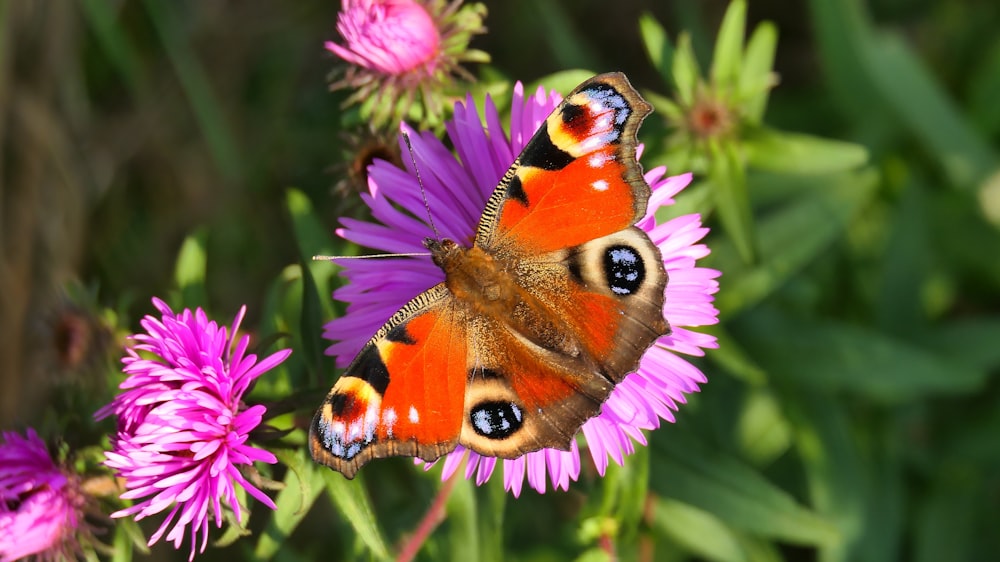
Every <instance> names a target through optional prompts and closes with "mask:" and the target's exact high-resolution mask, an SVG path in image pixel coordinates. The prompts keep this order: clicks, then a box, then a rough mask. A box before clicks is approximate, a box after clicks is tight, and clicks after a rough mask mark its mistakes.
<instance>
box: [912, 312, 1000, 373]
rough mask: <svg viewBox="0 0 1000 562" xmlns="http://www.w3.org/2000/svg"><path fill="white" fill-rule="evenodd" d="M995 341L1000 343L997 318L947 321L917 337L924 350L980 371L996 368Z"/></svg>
mask: <svg viewBox="0 0 1000 562" xmlns="http://www.w3.org/2000/svg"><path fill="white" fill-rule="evenodd" d="M997 342H1000V317H997V316H979V317H971V318H958V319H955V320H949V321H948V322H945V323H942V324H938V325H936V326H935V327H934V330H933V332H931V333H927V334H924V335H922V336H921V337H920V343H921V345H922V346H923V347H924V348H926V349H929V350H933V351H934V352H936V353H938V354H940V355H942V356H947V357H952V358H954V360H955V361H958V362H960V363H962V364H964V365H967V366H968V367H969V368H972V369H976V370H982V371H991V370H992V371H995V370H996V369H997V366H998V365H1000V345H997Z"/></svg>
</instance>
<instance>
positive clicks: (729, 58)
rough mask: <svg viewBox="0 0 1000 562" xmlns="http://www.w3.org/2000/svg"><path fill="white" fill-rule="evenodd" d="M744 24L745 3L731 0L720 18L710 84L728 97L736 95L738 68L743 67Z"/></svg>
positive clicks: (740, 0)
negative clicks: (720, 22)
mask: <svg viewBox="0 0 1000 562" xmlns="http://www.w3.org/2000/svg"><path fill="white" fill-rule="evenodd" d="M746 23H747V4H746V1H745V0H733V1H732V2H730V3H729V7H728V8H727V9H726V14H725V15H724V16H723V17H722V24H721V25H720V26H719V35H718V37H716V40H715V55H714V57H713V59H712V70H711V77H712V83H713V85H714V86H715V87H716V88H721V89H722V91H723V92H725V93H727V94H730V95H732V94H735V93H736V88H737V85H738V81H739V76H740V68H741V67H742V66H743V36H744V34H745V32H746ZM727 97H728V96H727Z"/></svg>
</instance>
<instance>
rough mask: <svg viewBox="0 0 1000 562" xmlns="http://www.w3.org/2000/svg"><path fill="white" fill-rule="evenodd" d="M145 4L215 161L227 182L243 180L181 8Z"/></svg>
mask: <svg viewBox="0 0 1000 562" xmlns="http://www.w3.org/2000/svg"><path fill="white" fill-rule="evenodd" d="M143 5H144V6H145V8H146V12H148V13H149V19H150V21H151V22H152V23H153V27H154V28H155V29H156V33H157V35H159V37H160V41H161V42H162V43H163V47H164V50H165V51H166V53H167V57H168V58H169V59H170V62H171V64H172V65H173V67H174V71H175V72H176V73H177V78H178V79H179V80H180V82H181V87H182V88H183V89H184V93H185V95H187V98H188V102H189V103H190V104H191V109H192V110H193V111H194V115H195V118H196V119H197V121H198V126H199V127H200V128H201V131H202V133H203V134H204V135H205V139H206V141H207V142H208V148H209V151H210V152H211V154H212V159H213V160H214V161H215V164H216V166H218V168H219V171H220V172H222V175H223V176H224V177H225V178H226V179H227V180H230V181H232V182H234V183H235V182H238V181H239V180H240V178H241V177H242V166H241V165H240V157H239V150H238V149H237V145H236V138H235V137H234V136H233V134H232V132H231V131H230V130H229V125H228V124H227V123H226V120H225V113H224V112H223V111H222V105H221V104H220V103H219V101H218V99H216V97H215V93H214V92H213V91H212V85H211V83H210V81H209V78H208V74H207V73H206V72H205V69H204V67H203V66H202V65H201V62H200V61H199V60H198V57H197V56H196V55H195V52H194V50H193V49H192V48H191V44H190V43H189V40H188V38H187V37H186V36H185V31H184V30H185V27H186V26H185V25H184V24H183V23H182V22H181V21H180V16H179V15H178V14H177V11H178V10H179V9H180V5H178V4H175V3H172V2H159V1H157V0H145V1H144V2H143Z"/></svg>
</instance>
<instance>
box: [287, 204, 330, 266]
mask: <svg viewBox="0 0 1000 562" xmlns="http://www.w3.org/2000/svg"><path fill="white" fill-rule="evenodd" d="M285 205H286V207H287V208H288V214H289V216H290V217H291V219H292V230H293V231H294V232H295V242H296V244H297V245H298V248H299V257H300V258H301V259H302V260H303V261H305V262H307V263H308V262H310V261H311V260H312V257H313V256H316V255H324V254H330V253H332V252H333V243H332V238H331V236H330V233H329V231H328V229H327V227H326V226H325V225H324V224H323V223H322V221H320V220H319V218H318V217H317V216H316V212H315V210H314V208H313V204H312V201H310V200H309V197H308V196H307V195H306V194H305V193H303V192H302V191H301V190H298V189H296V188H294V187H290V188H288V190H287V191H286V192H285Z"/></svg>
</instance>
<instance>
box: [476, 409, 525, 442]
mask: <svg viewBox="0 0 1000 562" xmlns="http://www.w3.org/2000/svg"><path fill="white" fill-rule="evenodd" d="M469 418H470V420H471V421H472V428H473V429H475V430H476V433H478V434H479V435H482V436H483V437H486V438H487V439H506V438H507V437H510V436H511V435H513V434H514V433H516V432H517V430H519V429H521V426H522V425H524V414H523V413H522V411H521V407H520V406H518V405H517V404H514V403H513V402H480V403H479V404H477V405H476V406H474V407H473V408H472V410H471V411H470V412H469Z"/></svg>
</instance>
